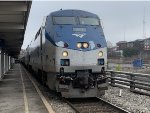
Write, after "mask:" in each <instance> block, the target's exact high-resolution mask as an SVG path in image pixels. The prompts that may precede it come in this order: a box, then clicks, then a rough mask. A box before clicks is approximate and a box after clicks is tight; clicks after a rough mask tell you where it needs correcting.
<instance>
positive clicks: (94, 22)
mask: <svg viewBox="0 0 150 113" xmlns="http://www.w3.org/2000/svg"><path fill="white" fill-rule="evenodd" d="M79 21H80V24H82V25H95V26H99V25H100V22H99V20H98V19H97V18H89V17H86V18H85V17H79Z"/></svg>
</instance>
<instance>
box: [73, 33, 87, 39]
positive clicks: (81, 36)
mask: <svg viewBox="0 0 150 113" xmlns="http://www.w3.org/2000/svg"><path fill="white" fill-rule="evenodd" d="M72 35H74V36H76V37H79V38H83V37H84V36H85V35H86V33H82V34H72Z"/></svg>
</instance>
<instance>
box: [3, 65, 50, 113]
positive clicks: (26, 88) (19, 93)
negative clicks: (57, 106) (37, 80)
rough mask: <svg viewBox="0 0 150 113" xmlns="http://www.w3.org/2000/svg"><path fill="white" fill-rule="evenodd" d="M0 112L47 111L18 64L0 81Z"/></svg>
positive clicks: (43, 112)
mask: <svg viewBox="0 0 150 113" xmlns="http://www.w3.org/2000/svg"><path fill="white" fill-rule="evenodd" d="M0 113H49V112H48V111H47V109H46V107H45V105H44V104H43V102H42V100H41V98H40V96H39V95H38V93H37V91H36V89H35V88H34V86H33V84H32V83H31V81H30V79H29V78H28V76H27V74H26V72H25V69H24V68H23V67H22V66H21V65H20V64H15V65H14V66H13V69H11V70H9V71H8V73H7V74H5V76H4V78H3V79H2V80H1V81H0Z"/></svg>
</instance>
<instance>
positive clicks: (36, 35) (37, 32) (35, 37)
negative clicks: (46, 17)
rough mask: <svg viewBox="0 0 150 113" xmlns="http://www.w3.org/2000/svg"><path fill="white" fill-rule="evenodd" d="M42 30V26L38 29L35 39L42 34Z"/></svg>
mask: <svg viewBox="0 0 150 113" xmlns="http://www.w3.org/2000/svg"><path fill="white" fill-rule="evenodd" d="M40 31H41V28H40V29H39V30H38V32H37V33H36V35H35V39H34V40H36V39H37V37H38V36H39V34H40Z"/></svg>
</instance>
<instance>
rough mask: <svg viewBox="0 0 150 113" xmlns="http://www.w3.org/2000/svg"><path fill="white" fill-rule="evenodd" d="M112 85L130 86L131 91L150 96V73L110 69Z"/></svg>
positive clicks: (108, 72) (108, 73)
mask: <svg viewBox="0 0 150 113" xmlns="http://www.w3.org/2000/svg"><path fill="white" fill-rule="evenodd" d="M107 75H110V76H109V77H108V79H109V83H110V85H112V86H119V87H127V86H128V87H129V88H130V91H132V92H136V93H140V94H144V95H148V96H150V92H149V91H150V74H143V73H132V72H124V71H113V70H108V71H107Z"/></svg>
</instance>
